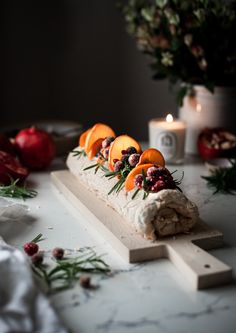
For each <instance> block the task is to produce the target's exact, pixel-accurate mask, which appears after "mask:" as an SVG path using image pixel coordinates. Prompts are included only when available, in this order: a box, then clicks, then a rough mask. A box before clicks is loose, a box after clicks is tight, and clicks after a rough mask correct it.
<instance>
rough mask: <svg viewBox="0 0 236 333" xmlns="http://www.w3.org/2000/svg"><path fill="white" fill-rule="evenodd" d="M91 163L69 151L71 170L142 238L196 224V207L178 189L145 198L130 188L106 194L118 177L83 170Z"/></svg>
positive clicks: (168, 233) (176, 232) (185, 230)
mask: <svg viewBox="0 0 236 333" xmlns="http://www.w3.org/2000/svg"><path fill="white" fill-rule="evenodd" d="M76 149H79V147H78V148H76ZM94 163H95V161H89V160H88V158H87V157H84V156H81V157H79V158H78V157H76V156H73V154H72V153H70V154H69V156H68V158H67V166H68V168H69V170H70V172H71V173H72V174H74V176H75V177H76V178H78V179H79V180H80V181H81V182H82V183H83V184H84V185H85V186H86V187H87V188H88V189H89V190H91V191H93V192H95V193H96V195H97V197H99V199H101V200H103V201H104V202H105V203H106V204H107V205H109V206H111V207H112V208H113V209H115V210H116V211H117V212H118V213H119V214H120V215H122V216H124V218H125V219H126V220H127V221H128V222H129V223H131V224H132V225H133V227H134V228H135V229H136V230H137V231H138V232H139V233H141V234H142V235H143V236H144V237H145V238H148V239H155V238H157V237H158V236H168V235H175V234H178V233H181V232H188V231H189V230H190V229H191V228H192V227H193V226H194V225H195V224H196V223H197V221H198V218H199V213H198V209H197V206H196V205H195V204H194V203H193V202H191V201H190V200H188V199H187V198H186V196H185V195H184V194H183V193H181V192H180V191H178V190H162V191H159V192H157V193H150V194H149V196H148V197H147V198H146V199H145V200H143V196H142V194H141V193H138V195H137V196H136V197H135V198H134V199H133V200H132V195H133V191H130V192H128V193H126V192H125V190H124V189H122V190H121V191H120V192H119V193H112V194H110V195H108V192H109V191H110V189H111V188H112V187H113V186H114V185H115V183H116V182H117V178H113V179H110V180H108V179H107V178H106V177H105V176H104V172H103V171H102V170H100V169H99V170H98V171H97V173H96V174H95V172H94V171H95V170H94V169H89V170H83V169H84V168H86V167H88V166H90V165H92V164H94Z"/></svg>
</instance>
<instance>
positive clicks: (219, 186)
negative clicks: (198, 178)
mask: <svg viewBox="0 0 236 333" xmlns="http://www.w3.org/2000/svg"><path fill="white" fill-rule="evenodd" d="M229 161H230V163H231V167H230V168H219V169H216V170H215V171H213V172H212V174H211V175H210V176H202V178H203V179H205V180H206V181H207V185H208V186H209V187H210V188H213V189H214V192H213V194H216V193H223V194H234V195H235V194H236V193H235V192H236V161H233V160H229Z"/></svg>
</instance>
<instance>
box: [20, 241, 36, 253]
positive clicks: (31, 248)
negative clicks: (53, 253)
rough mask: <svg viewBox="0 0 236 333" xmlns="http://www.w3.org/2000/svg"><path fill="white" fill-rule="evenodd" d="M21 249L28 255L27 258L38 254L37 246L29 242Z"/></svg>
mask: <svg viewBox="0 0 236 333" xmlns="http://www.w3.org/2000/svg"><path fill="white" fill-rule="evenodd" d="M23 249H24V251H25V253H27V254H28V256H33V255H34V254H35V253H37V252H38V250H39V246H38V244H36V243H34V242H30V243H26V244H24V246H23Z"/></svg>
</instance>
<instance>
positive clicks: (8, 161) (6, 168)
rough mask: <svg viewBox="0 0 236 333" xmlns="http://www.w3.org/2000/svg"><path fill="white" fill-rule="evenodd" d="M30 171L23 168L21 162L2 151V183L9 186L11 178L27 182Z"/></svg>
mask: <svg viewBox="0 0 236 333" xmlns="http://www.w3.org/2000/svg"><path fill="white" fill-rule="evenodd" d="M28 174H29V170H28V169H27V168H25V167H23V166H22V165H21V164H20V162H19V161H18V160H17V159H16V158H15V157H13V156H12V155H10V154H9V153H7V152H5V151H1V150H0V183H1V184H4V185H7V184H9V183H10V182H11V178H13V179H19V180H20V181H23V180H25V178H26V177H27V176H28Z"/></svg>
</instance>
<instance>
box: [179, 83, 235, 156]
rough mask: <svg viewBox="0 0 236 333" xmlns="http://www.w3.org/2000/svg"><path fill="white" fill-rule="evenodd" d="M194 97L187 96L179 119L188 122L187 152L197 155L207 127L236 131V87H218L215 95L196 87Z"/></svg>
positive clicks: (180, 110) (201, 87) (203, 88)
mask: <svg viewBox="0 0 236 333" xmlns="http://www.w3.org/2000/svg"><path fill="white" fill-rule="evenodd" d="M194 93H195V94H194V96H185V98H184V101H183V106H182V107H181V108H180V109H179V118H180V119H181V120H183V121H185V122H186V124H187V131H186V143H185V152H186V153H188V154H197V153H198V151H197V139H198V135H199V133H200V132H201V130H202V129H203V128H205V127H223V128H227V129H229V130H232V131H235V130H236V87H216V88H215V90H214V94H212V93H211V92H210V91H209V90H207V89H206V88H205V87H203V86H194Z"/></svg>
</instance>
